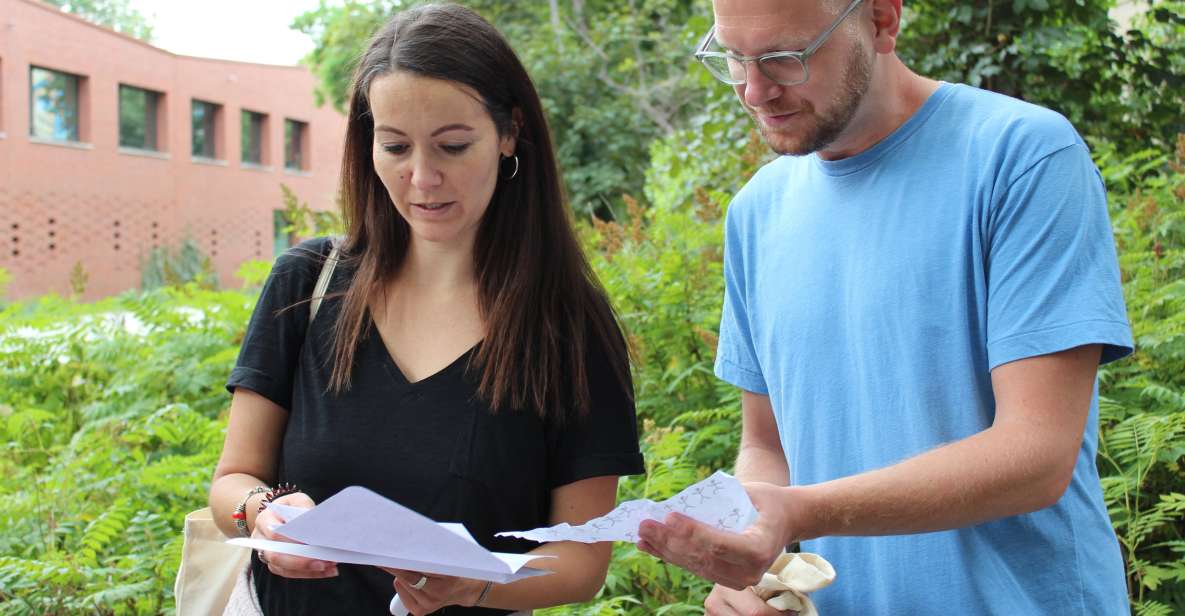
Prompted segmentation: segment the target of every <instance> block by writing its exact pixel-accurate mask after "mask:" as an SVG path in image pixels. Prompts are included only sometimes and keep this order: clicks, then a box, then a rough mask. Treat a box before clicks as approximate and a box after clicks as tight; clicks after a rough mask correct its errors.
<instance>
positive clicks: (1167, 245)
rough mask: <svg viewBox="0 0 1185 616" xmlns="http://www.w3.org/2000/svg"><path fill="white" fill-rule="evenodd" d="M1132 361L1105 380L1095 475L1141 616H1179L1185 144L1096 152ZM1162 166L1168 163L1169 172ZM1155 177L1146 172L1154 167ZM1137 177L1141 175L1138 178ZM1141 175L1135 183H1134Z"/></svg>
mask: <svg viewBox="0 0 1185 616" xmlns="http://www.w3.org/2000/svg"><path fill="white" fill-rule="evenodd" d="M1096 152H1097V153H1098V154H1099V156H1097V157H1096V161H1097V162H1098V163H1099V166H1100V170H1101V171H1102V173H1103V177H1104V178H1107V179H1108V181H1109V182H1111V186H1112V189H1113V190H1115V189H1125V188H1129V187H1130V190H1123V194H1120V195H1117V196H1115V197H1114V198H1113V199H1112V210H1113V212H1112V214H1113V215H1112V219H1113V225H1114V229H1115V236H1116V242H1117V244H1118V249H1119V254H1120V267H1121V270H1122V274H1123V280H1124V294H1125V299H1126V301H1127V308H1128V314H1129V315H1131V319H1132V330H1133V334H1134V336H1135V339H1136V347H1137V349H1138V350H1137V353H1136V355H1135V356H1134V357H1133V358H1132V359H1130V360H1127V361H1125V362H1122V363H1120V364H1119V365H1117V366H1115V367H1108V368H1107V369H1106V370H1104V371H1103V372H1102V375H1101V380H1102V383H1103V387H1102V391H1101V394H1100V440H1099V469H1100V474H1101V475H1102V476H1103V488H1104V496H1105V498H1106V501H1107V507H1108V510H1109V511H1110V513H1111V518H1112V521H1113V522H1114V525H1115V531H1116V534H1117V535H1118V537H1119V541H1120V543H1121V545H1122V546H1123V550H1124V554H1125V556H1126V558H1127V565H1128V577H1129V583H1130V586H1131V589H1132V600H1133V603H1134V605H1135V606H1136V608H1137V613H1140V614H1145V613H1147V614H1157V613H1181V612H1183V611H1185V561H1183V556H1185V373H1183V372H1182V370H1181V366H1182V365H1185V135H1182V136H1180V137H1178V141H1177V151H1176V152H1175V153H1172V154H1156V153H1151V152H1137V153H1135V154H1132V155H1130V156H1128V157H1121V156H1118V155H1117V154H1115V152H1114V151H1113V150H1110V149H1107V148H1099V149H1098V150H1096ZM1166 163H1167V164H1166ZM1154 164H1155V166H1157V167H1159V169H1158V170H1157V171H1156V172H1154V173H1151V174H1150V175H1149V174H1148V173H1146V171H1147V170H1148V168H1149V167H1150V166H1152V165H1154ZM1141 170H1144V171H1145V172H1143V173H1141ZM1140 175H1144V176H1146V177H1144V179H1142V180H1141V181H1140V182H1139V183H1138V184H1137V183H1133V182H1132V177H1133V176H1137V177H1138V176H1140Z"/></svg>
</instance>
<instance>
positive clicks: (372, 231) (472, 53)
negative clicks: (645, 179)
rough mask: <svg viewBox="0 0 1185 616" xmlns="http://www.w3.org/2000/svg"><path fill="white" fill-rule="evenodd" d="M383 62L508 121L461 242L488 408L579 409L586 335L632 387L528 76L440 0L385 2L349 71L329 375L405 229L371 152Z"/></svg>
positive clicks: (350, 344)
mask: <svg viewBox="0 0 1185 616" xmlns="http://www.w3.org/2000/svg"><path fill="white" fill-rule="evenodd" d="M396 71H406V72H409V73H413V74H416V75H420V76H423V77H430V78H434V79H442V80H446V81H451V82H454V83H459V84H462V85H465V86H467V87H469V88H471V89H472V90H473V91H475V92H477V94H478V95H479V96H480V97H481V99H482V102H483V103H484V106H485V108H486V111H488V112H489V114H490V117H491V118H492V119H493V121H494V125H495V126H496V127H497V130H498V133H499V135H500V136H501V135H506V134H513V131H514V129H515V128H517V130H518V135H517V146H516V150H515V152H516V154H517V155H518V157H519V170H518V173H517V175H516V176H515V177H513V178H512V179H506V178H504V177H500V178H499V179H498V185H497V187H496V189H495V191H494V196H493V198H492V199H491V202H490V204H489V207H488V209H487V210H486V212H485V215H484V217H483V218H482V221H481V224H480V226H479V228H478V231H477V237H476V240H475V245H474V259H475V262H476V263H475V265H476V268H475V270H476V272H477V284H478V303H479V308H480V310H481V314H482V317H483V320H484V323H485V338H484V340H483V341H482V343H481V345H480V348H479V351H478V353H477V357H476V359H475V361H474V362H473V364H471V368H473V369H474V370H480V384H479V387H478V393H479V395H480V396H481V397H482V399H484V400H485V401H486V402H487V403H488V404H489V405H490V407H491V408H492V409H493V410H495V411H497V410H499V409H503V408H514V409H533V410H534V411H535V412H537V413H539V414H540V415H541V416H547V415H549V414H552V413H556V416H557V417H561V418H562V417H563V416H564V415H565V414H566V413H564V412H562V411H565V410H567V409H575V410H576V411H577V412H578V413H579V414H581V415H583V414H584V413H586V412H587V411H588V409H589V405H590V392H589V383H588V377H587V369H586V368H587V367H586V365H585V358H586V357H587V351H588V348H589V345H590V344H598V345H599V346H600V347H601V348H602V349H604V352H605V354H606V355H607V360H608V362H609V363H610V365H611V366H612V367H613V369H614V370H615V372H616V376H617V377H618V380H619V382H620V384H621V386H622V387H623V388H624V390H625V392H626V394H627V395H628V396H629V397H630V398H632V397H633V391H632V386H631V385H630V377H629V353H628V349H627V346H626V343H625V340H624V338H623V336H622V334H621V330H620V327H619V326H618V324H617V321H616V319H615V317H614V314H613V311H612V310H611V308H610V306H609V302H608V300H607V298H606V296H605V292H604V291H603V290H602V288H601V287H600V285H599V283H598V282H597V280H596V277H595V275H594V274H593V272H592V270H591V268H590V267H589V265H588V262H587V261H586V260H585V258H584V255H583V253H582V252H581V249H580V245H579V243H578V242H577V239H576V234H575V232H574V230H573V227H572V222H571V220H570V215H569V212H568V208H567V207H566V204H565V200H564V195H563V190H562V188H561V186H560V176H559V170H558V166H557V164H556V160H555V154H554V152H553V149H552V143H551V137H550V133H549V132H548V128H547V121H546V119H545V118H544V115H543V107H542V105H541V103H540V101H539V95H538V94H537V93H536V91H535V86H534V85H533V84H532V82H531V79H530V77H529V76H528V75H527V72H526V69H524V68H523V66H522V63H521V62H520V61H519V59H518V57H517V56H516V55H515V54H514V51H513V50H511V48H510V45H509V44H508V43H507V42H506V40H505V39H503V38H502V36H501V35H500V34H499V33H498V31H497V30H495V29H494V28H493V26H491V25H490V24H489V23H488V22H486V21H485V20H484V19H482V18H481V17H480V16H479V15H477V14H476V13H474V12H473V11H471V10H469V9H467V8H464V7H461V6H457V5H450V4H440V5H424V6H419V7H416V8H413V9H410V10H407V11H404V12H402V13H400V14H398V15H396V16H395V17H394V18H393V19H392V20H391V21H390V22H388V23H387V24H386V25H385V26H384V27H383V28H382V29H381V30H380V31H379V32H378V34H376V35H375V37H374V39H373V40H372V41H371V43H370V45H369V47H368V49H367V50H366V53H365V54H364V55H363V56H362V59H361V61H360V63H359V66H358V69H357V72H356V73H355V77H354V85H353V91H352V96H351V102H350V110H349V118H348V125H347V129H346V139H345V154H344V157H343V161H342V175H341V195H342V208H343V210H344V211H343V217H344V221H345V225H346V237H345V240H344V243H343V246H342V252H343V261H344V264H345V265H346V266H352V268H353V269H354V271H355V274H354V277H353V280H352V282H351V283H350V286H349V288H348V289H347V290H346V291H345V292H344V297H343V299H342V308H341V312H340V313H339V317H338V321H337V324H336V325H335V328H336V331H335V335H334V351H333V372H332V376H331V380H330V389H331V390H333V391H336V392H340V391H342V390H344V389H348V388H349V387H350V376H351V372H352V367H353V363H354V353H355V350H356V349H357V347H358V343H359V340H360V338H361V337H362V336H363V335H364V334H365V333H366V331H367V328H369V327H370V326H371V322H370V320H369V318H368V306H369V305H370V302H371V300H373V299H375V298H378V297H381V294H382V292H383V290H384V286H385V284H386V283H387V281H389V280H390V277H391V276H392V275H393V274H394V273H395V272H397V271H398V270H399V268H400V266H401V265H402V263H403V261H404V258H405V257H406V255H407V250H408V242H409V241H410V237H411V230H410V228H409V227H408V225H407V223H406V221H404V220H403V218H402V217H401V216H400V215H399V214H398V212H397V211H396V210H395V206H394V204H393V203H392V202H391V199H390V197H389V195H388V193H387V190H386V188H385V187H384V186H383V183H382V182H381V181H380V180H379V177H378V175H377V174H376V173H375V170H374V166H373V162H372V158H371V149H372V147H373V141H374V119H373V117H372V115H371V110H370V102H369V96H368V94H369V91H370V85H371V84H372V83H373V82H374V80H375V79H376V78H378V77H381V76H383V75H387V74H390V73H393V72H396ZM516 123H517V126H515V125H514V124H516ZM507 165H508V166H510V164H509V163H507ZM590 337H592V338H595V340H590Z"/></svg>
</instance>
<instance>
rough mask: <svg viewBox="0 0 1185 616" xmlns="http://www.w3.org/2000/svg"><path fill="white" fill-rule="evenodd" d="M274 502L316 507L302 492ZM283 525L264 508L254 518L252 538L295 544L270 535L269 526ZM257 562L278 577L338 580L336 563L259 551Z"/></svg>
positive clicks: (274, 534) (281, 521)
mask: <svg viewBox="0 0 1185 616" xmlns="http://www.w3.org/2000/svg"><path fill="white" fill-rule="evenodd" d="M275 502H277V503H280V504H282V505H288V506H289V507H301V508H304V509H312V508H313V506H314V505H315V504H316V503H314V502H313V499H311V498H309V497H308V495H307V494H305V493H303V492H296V493H294V494H287V495H284V496H281V497H280V498H277V499H276V501H275ZM283 523H284V520H282V519H281V518H280V516H278V515H276V514H275V512H274V511H272V510H271V509H266V508H265V509H264V510H263V511H260V512H259V515H257V516H255V530H254V531H252V532H251V536H252V537H255V538H257V539H270V540H272V541H287V542H289V543H294V542H293V541H292V540H291V539H289V538H287V537H285V536H283V535H280V534H278V533H275V532H272V530H271V528H272V526H276V525H279V524H283ZM259 559H260V560H262V561H263V562H264V563H265V564H267V569H268V571H271V572H272V573H274V574H275V575H278V576H281V577H286V578H294V579H306V580H316V579H321V578H331V577H336V576H337V563H332V562H328V561H324V560H317V559H315V558H305V557H303V556H294V555H292V554H281V553H280V552H267V551H260V552H259Z"/></svg>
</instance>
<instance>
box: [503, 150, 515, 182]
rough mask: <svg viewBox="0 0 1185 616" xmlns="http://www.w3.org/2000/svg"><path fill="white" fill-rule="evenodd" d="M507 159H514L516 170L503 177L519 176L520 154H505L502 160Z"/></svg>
mask: <svg viewBox="0 0 1185 616" xmlns="http://www.w3.org/2000/svg"><path fill="white" fill-rule="evenodd" d="M506 159H513V160H514V171H512V172H511V173H510V175H504V176H502V179H504V180H513V179H514V178H515V177H517V176H518V154H515V155H514V156H503V157H502V160H506Z"/></svg>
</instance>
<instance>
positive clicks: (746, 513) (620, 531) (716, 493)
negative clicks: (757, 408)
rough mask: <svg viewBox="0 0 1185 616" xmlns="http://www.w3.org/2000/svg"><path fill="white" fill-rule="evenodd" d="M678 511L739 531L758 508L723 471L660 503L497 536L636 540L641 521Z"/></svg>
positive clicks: (638, 503) (636, 503) (628, 505)
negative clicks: (589, 518) (580, 522)
mask: <svg viewBox="0 0 1185 616" xmlns="http://www.w3.org/2000/svg"><path fill="white" fill-rule="evenodd" d="M672 512H677V513H681V514H683V515H686V516H687V517H689V518H692V519H693V520H696V521H697V522H703V523H704V524H708V525H710V526H713V527H715V528H718V529H720V530H725V531H729V532H734V533H739V532H741V531H743V530H744V529H745V528H747V527H748V526H749V524H752V523H753V520H755V519H757V509H756V508H754V507H753V501H751V500H749V495H748V493H746V492H745V489H744V488H742V487H741V483H740V482H739V481H737V480H736V478H735V477H733V476H732V475H729V474H728V473H725V472H723V471H716V472H715V473H713V474H712V476H710V477H708V478H707V479H704V480H703V481H700V482H699V483H696V484H694V485H692V486H689V487H688V488H686V489H684V490H683V491H682V492H679V493H678V494H676V495H675V496H672V497H671V498H668V499H667V500H665V501H662V502H658V503H656V502H654V501H652V500H650V499H640V500H632V501H626V502H624V503H621V504H620V505H618V506H617V507H616V508H615V509H614V510H613V511H610V512H609V513H607V514H605V515H603V516H601V517H599V518H593V519H592V520H589V521H588V522H586V523H584V524H581V525H580V526H571V525H569V524H560V525H558V526H551V527H548V528H536V529H533V530H528V531H511V532H503V533H498V536H499V537H519V538H522V539H530V540H531V541H539V542H541V543H542V542H548V541H579V542H580V543H597V542H600V541H629V542H631V543H637V542H638V526H639V525H640V524H641V523H642V520H659V521H662V520H663V519H664V518H666V516H667V514H668V513H672Z"/></svg>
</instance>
